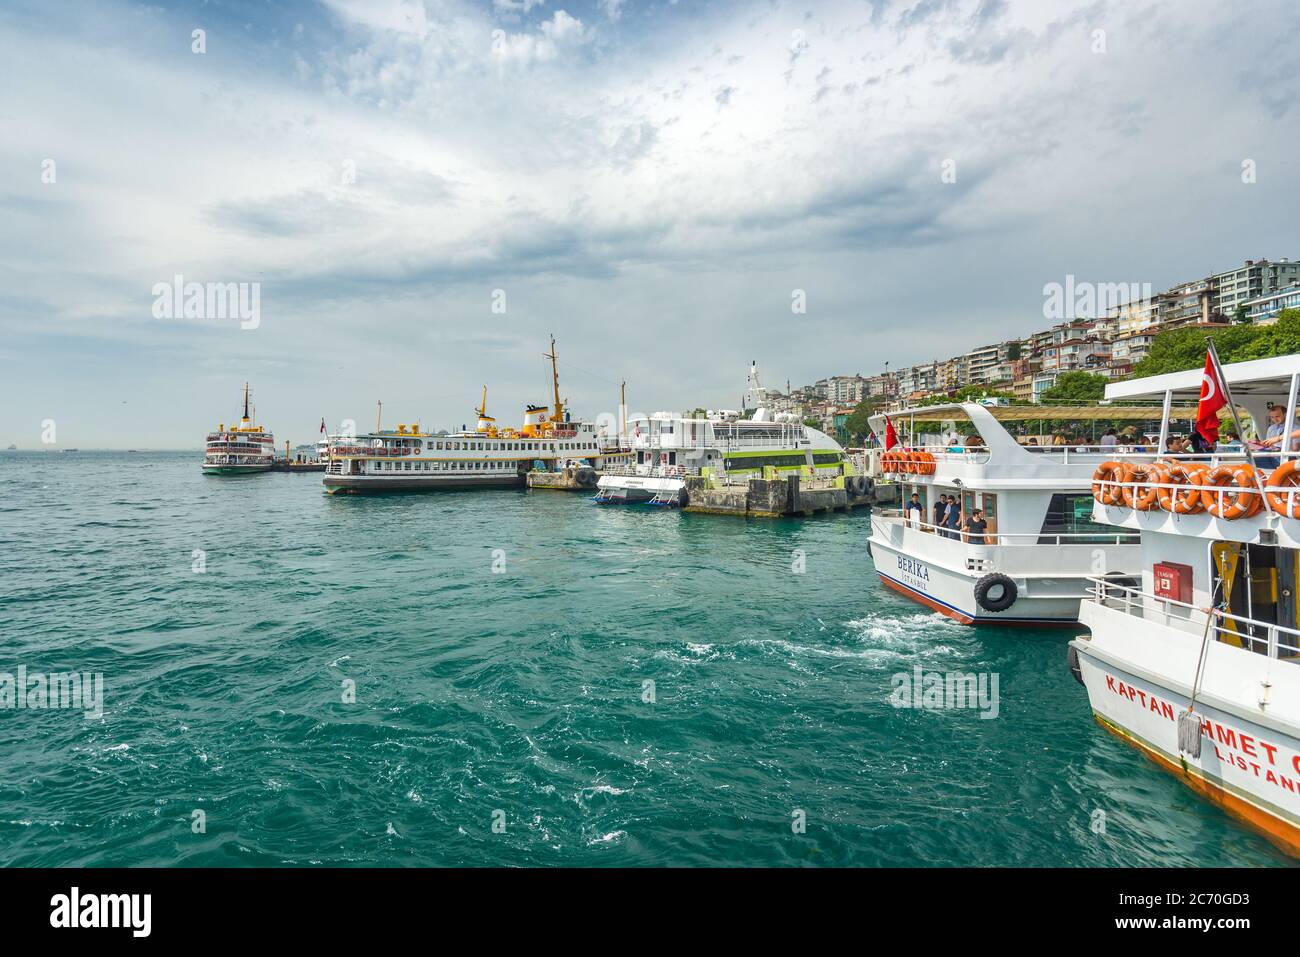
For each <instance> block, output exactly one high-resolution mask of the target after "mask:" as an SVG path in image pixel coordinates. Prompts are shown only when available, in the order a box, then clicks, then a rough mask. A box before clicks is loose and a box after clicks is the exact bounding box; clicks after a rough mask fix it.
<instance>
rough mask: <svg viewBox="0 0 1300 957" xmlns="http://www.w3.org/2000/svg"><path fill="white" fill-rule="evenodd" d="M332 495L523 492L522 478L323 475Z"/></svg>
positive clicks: (508, 476)
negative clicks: (475, 490)
mask: <svg viewBox="0 0 1300 957" xmlns="http://www.w3.org/2000/svg"><path fill="white" fill-rule="evenodd" d="M322 483H323V484H324V486H325V491H326V492H328V493H330V494H331V495H337V494H348V495H369V494H374V493H392V492H437V491H448V490H452V489H468V488H523V487H524V485H525V479H524V476H522V475H519V474H511V475H420V476H413V477H411V478H397V477H394V478H378V477H369V476H352V475H328V474H327V475H326V476H325V477H324V479H322Z"/></svg>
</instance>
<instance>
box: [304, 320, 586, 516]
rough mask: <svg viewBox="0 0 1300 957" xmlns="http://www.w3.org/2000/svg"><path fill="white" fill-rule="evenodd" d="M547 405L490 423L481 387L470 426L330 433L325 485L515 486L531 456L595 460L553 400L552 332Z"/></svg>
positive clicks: (358, 488) (400, 488)
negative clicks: (504, 423) (509, 421)
mask: <svg viewBox="0 0 1300 957" xmlns="http://www.w3.org/2000/svg"><path fill="white" fill-rule="evenodd" d="M546 358H548V359H550V360H551V381H552V383H553V386H554V392H555V395H554V399H555V402H554V405H553V406H551V407H550V408H549V409H548V408H547V407H546V406H544V405H530V406H528V407H527V408H526V409H525V410H524V422H523V425H522V426H521V427H520V428H519V429H517V430H516V429H498V428H497V424H496V419H494V418H492V416H490V415H488V414H487V387H486V386H485V387H484V388H483V399H482V402H481V403H480V404H479V407H478V408H477V409H475V412H477V413H478V423H477V426H476V428H474V429H473V430H464V431H460V432H452V433H450V434H442V435H438V434H433V433H429V432H422V431H420V426H419V424H418V423H417V424H415V425H410V426H407V425H405V424H403V425H399V426H398V427H397V429H396V430H395V431H394V430H391V429H388V430H376V431H374V432H370V433H367V434H365V435H358V436H357V437H356V438H353V439H347V438H341V437H339V436H332V437H331V440H330V445H329V448H328V450H327V453H326V457H327V459H328V462H327V465H326V468H325V477H324V479H323V482H324V484H325V491H326V492H328V493H330V494H331V495H333V494H337V493H339V492H350V493H363V492H405V491H429V490H434V489H447V488H492V487H522V486H523V485H524V484H525V476H526V475H527V473H528V471H529V469H530V468H532V466H533V463H534V462H537V461H541V462H543V463H545V464H546V465H547V467H548V468H557V467H560V466H563V465H564V464H566V463H583V464H587V465H597V466H598V465H599V464H600V463H601V445H600V440H599V438H598V437H597V435H596V427H595V426H594V425H593V424H592V423H590V422H574V421H571V419H570V417H569V414H568V413H567V412H566V411H565V409H564V403H563V402H562V401H561V400H560V377H559V373H558V372H557V370H556V366H555V362H556V357H555V339H554V338H552V339H551V351H550V352H548V353H547V354H546Z"/></svg>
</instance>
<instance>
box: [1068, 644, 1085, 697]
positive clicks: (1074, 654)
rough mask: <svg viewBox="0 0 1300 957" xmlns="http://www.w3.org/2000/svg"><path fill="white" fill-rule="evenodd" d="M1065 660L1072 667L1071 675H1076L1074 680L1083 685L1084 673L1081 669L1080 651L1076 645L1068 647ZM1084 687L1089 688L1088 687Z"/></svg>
mask: <svg viewBox="0 0 1300 957" xmlns="http://www.w3.org/2000/svg"><path fill="white" fill-rule="evenodd" d="M1065 660H1066V661H1067V662H1068V663H1069V665H1070V674H1072V675H1074V680H1075V681H1077V682H1079V684H1081V685H1083V671H1082V670H1081V669H1080V668H1079V649H1078V648H1076V647H1074V645H1066V646H1065ZM1083 686H1084V687H1085V688H1086V687H1087V685H1083Z"/></svg>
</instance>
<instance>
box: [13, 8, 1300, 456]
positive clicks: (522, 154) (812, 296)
mask: <svg viewBox="0 0 1300 957" xmlns="http://www.w3.org/2000/svg"><path fill="white" fill-rule="evenodd" d="M20 2H23V0H20ZM524 4H526V5H524ZM521 5H523V6H522V8H521ZM570 6H572V5H570ZM325 7H326V9H327V10H328V13H327V14H326V15H324V16H322V15H321V13H320V9H319V8H318V7H315V6H309V5H306V4H302V3H299V4H293V3H290V4H287V5H284V6H277V7H275V8H270V7H268V8H267V9H266V10H264V11H263V10H260V9H259V11H258V12H257V13H256V14H250V13H247V12H246V11H245V12H242V13H241V14H240V15H238V16H237V15H235V14H234V13H231V12H229V11H228V10H227V8H225V7H220V6H203V7H196V8H194V9H184V8H182V9H180V10H179V11H177V10H151V9H142V8H138V7H128V6H117V5H112V4H111V2H110V5H107V6H94V7H92V6H90V5H85V6H81V5H74V6H70V7H66V8H65V7H63V6H62V5H60V6H49V5H39V4H36V3H34V2H33V3H29V4H26V5H25V6H23V8H22V11H21V15H19V16H11V17H9V18H6V19H4V20H0V53H3V54H4V55H5V57H6V64H7V66H8V67H9V69H8V71H7V75H8V77H9V84H10V86H9V88H8V89H7V93H8V95H7V96H6V98H5V101H4V104H3V105H2V106H0V114H3V115H2V116H0V122H3V124H4V126H5V129H6V134H7V135H6V136H5V137H4V138H3V139H0V176H3V182H4V183H5V186H4V189H3V194H2V195H0V215H3V216H4V218H5V225H6V228H5V230H4V231H0V282H3V288H5V289H7V290H9V291H8V292H7V293H6V294H5V296H4V297H3V298H0V323H2V324H3V326H4V330H5V333H6V339H5V355H6V357H15V358H16V359H17V361H16V362H14V363H13V364H12V365H13V368H14V370H15V372H14V375H13V377H12V381H11V382H10V384H11V386H12V389H13V392H14V393H15V394H17V395H19V396H20V398H19V399H18V400H17V401H18V403H20V405H18V406H15V407H14V421H27V420H28V419H30V418H32V416H36V418H37V420H39V418H40V417H42V416H43V415H44V413H41V414H39V415H38V413H39V412H40V409H41V407H43V406H45V405H57V404H59V403H61V402H65V401H67V402H71V403H73V405H74V406H75V407H76V408H77V409H79V410H80V411H79V412H77V413H75V414H78V415H81V416H84V417H86V420H87V428H88V429H91V426H92V425H93V429H91V431H92V433H95V430H98V434H102V435H104V436H110V435H113V434H117V431H119V430H123V431H124V426H123V425H122V424H121V423H118V422H115V421H113V420H112V419H111V418H105V419H93V416H94V415H95V414H96V413H95V412H94V411H93V410H94V409H95V407H96V402H95V401H94V400H93V399H92V397H93V396H94V395H95V394H112V393H114V391H115V390H117V391H120V390H136V389H139V390H147V391H148V394H150V395H152V396H155V397H160V398H159V402H158V404H159V407H160V408H159V413H158V417H157V422H156V423H151V424H150V425H149V426H148V428H150V429H157V430H158V435H159V438H158V439H156V440H153V441H148V442H146V441H145V440H143V439H141V440H139V443H138V444H160V443H161V441H162V438H163V437H165V438H166V439H167V441H169V442H172V443H173V444H180V443H182V442H186V441H190V437H191V436H192V435H193V434H196V433H195V428H194V426H195V423H196V422H201V423H203V425H202V428H205V427H206V425H207V424H209V423H207V418H208V417H210V416H209V412H210V409H211V403H212V395H213V394H216V393H220V394H222V395H224V394H225V393H224V391H222V390H225V389H227V386H228V385H229V383H228V382H227V381H226V380H228V379H232V378H237V377H239V376H240V374H241V372H240V370H249V369H251V370H254V371H256V370H259V369H275V370H277V373H276V380H275V381H276V386H275V388H283V394H281V395H277V396H275V400H276V401H275V405H276V406H278V408H279V409H280V410H281V412H282V415H283V416H284V417H286V418H287V419H288V420H289V421H293V420H294V417H298V418H302V419H304V420H310V422H311V424H312V425H313V426H314V425H315V424H317V423H318V422H319V416H320V415H321V414H329V415H331V416H333V415H334V414H335V413H334V411H333V408H332V407H333V406H334V405H336V406H337V407H338V409H339V411H340V414H341V412H342V410H344V409H349V410H352V411H354V412H356V411H358V410H359V409H360V408H361V407H362V406H366V407H372V405H371V404H372V403H373V400H374V398H375V397H376V394H377V393H379V392H380V391H381V390H382V392H383V395H382V397H383V398H384V399H385V406H386V408H387V407H388V406H389V402H390V400H391V401H392V402H394V403H397V402H398V401H399V400H410V402H411V403H412V404H413V405H415V406H416V408H414V409H413V410H412V411H413V412H419V413H421V414H424V415H425V417H426V419H427V420H429V421H434V422H443V423H446V422H449V421H450V418H449V417H453V416H454V417H455V418H456V419H457V420H459V418H460V416H461V413H460V412H453V411H451V410H458V409H461V408H463V407H464V405H465V402H464V401H463V395H462V393H465V394H468V393H472V392H473V390H474V389H475V388H476V387H477V386H479V385H481V383H482V381H484V380H485V379H487V380H489V381H493V382H494V383H497V382H499V383H501V385H500V387H499V389H498V392H499V394H500V397H501V401H502V403H503V408H504V407H508V405H509V404H511V403H514V402H515V401H516V400H519V401H523V400H525V399H531V398H535V395H534V389H533V386H534V385H537V386H538V387H539V388H540V387H544V386H545V382H544V376H542V375H541V373H539V372H538V371H537V368H536V367H537V365H538V362H537V353H538V351H539V349H538V346H539V343H540V342H541V340H542V338H543V337H544V335H545V333H546V332H548V331H555V332H556V333H557V334H558V335H559V336H560V337H561V349H562V351H563V353H564V355H566V356H567V357H568V358H569V361H571V362H573V363H574V365H575V366H578V367H581V368H584V369H592V370H603V373H602V375H603V376H604V378H606V379H615V380H617V379H621V378H622V377H624V376H626V377H627V378H628V380H629V388H630V389H631V388H632V386H633V385H634V384H635V385H636V386H637V389H636V391H635V394H636V395H637V398H636V400H635V401H636V402H637V404H640V405H644V406H646V407H658V408H672V407H675V406H682V405H687V404H690V405H705V406H710V405H712V406H715V407H717V406H723V407H730V406H731V405H734V403H735V392H736V391H737V388H738V387H739V386H740V385H741V384H743V373H744V368H745V366H746V365H747V363H748V360H749V359H750V358H755V357H757V358H758V359H759V361H760V363H761V364H763V365H764V366H765V371H767V370H770V374H771V375H772V376H773V377H774V378H776V379H779V380H782V381H784V379H786V378H790V379H793V380H795V382H796V384H799V383H800V382H801V381H811V380H812V379H815V378H818V377H821V376H823V375H826V374H829V373H832V372H834V371H837V370H836V369H835V368H834V367H835V366H836V365H837V364H838V363H840V362H844V363H847V364H848V365H849V366H851V367H852V371H869V370H871V369H872V368H873V363H874V364H875V366H879V365H881V364H883V361H884V360H885V359H886V358H888V359H890V361H891V365H892V366H894V367H897V366H898V365H900V364H904V363H907V362H911V361H916V360H919V359H923V358H931V357H933V355H934V354H935V352H936V348H938V351H940V352H944V351H951V352H959V351H961V350H962V349H964V348H968V347H970V346H973V345H977V344H979V343H978V342H975V341H968V340H973V339H978V340H981V341H983V340H986V339H992V338H996V337H997V336H999V335H1002V334H1004V333H1005V334H1007V335H1010V334H1013V333H1023V332H1029V331H1032V330H1033V329H1035V328H1037V327H1038V326H1039V325H1041V324H1042V321H1043V320H1042V317H1041V301H1040V300H1041V289H1042V286H1043V284H1044V283H1045V282H1047V281H1051V280H1057V281H1060V280H1063V278H1064V276H1065V274H1066V273H1074V274H1075V275H1077V276H1080V277H1087V278H1091V279H1097V280H1102V279H1115V280H1121V279H1122V280H1143V281H1146V280H1149V281H1151V282H1152V283H1153V284H1154V285H1156V286H1157V287H1159V286H1160V285H1161V283H1164V284H1166V285H1167V284H1169V283H1172V282H1175V281H1179V280H1183V279H1187V278H1191V277H1192V276H1195V275H1198V274H1202V273H1205V272H1208V271H1211V270H1213V269H1216V268H1225V267H1226V265H1228V264H1230V263H1233V262H1236V261H1237V260H1238V259H1240V258H1244V257H1245V256H1247V255H1248V256H1252V257H1253V256H1257V255H1260V254H1269V255H1276V256H1287V255H1289V256H1291V257H1293V258H1295V257H1296V256H1297V251H1296V250H1292V249H1288V248H1287V245H1288V243H1290V242H1291V241H1292V237H1293V235H1294V229H1293V224H1294V222H1295V219H1296V217H1297V215H1300V198H1298V197H1296V196H1295V195H1293V191H1292V190H1290V188H1289V182H1288V180H1287V179H1286V177H1285V176H1284V175H1283V174H1282V172H1281V171H1283V170H1285V169H1286V168H1288V167H1287V164H1288V163H1289V162H1290V157H1291V156H1292V155H1294V153H1295V149H1296V147H1297V145H1298V144H1297V138H1298V137H1300V134H1297V133H1296V132H1295V131H1296V126H1295V124H1294V123H1293V122H1292V119H1293V116H1292V111H1293V110H1294V109H1295V105H1294V104H1295V102H1296V100H1295V97H1289V96H1287V91H1288V90H1290V89H1292V87H1294V86H1295V85H1296V81H1295V80H1293V79H1292V77H1294V76H1300V70H1294V69H1291V70H1289V69H1288V64H1292V65H1295V60H1296V58H1297V56H1298V54H1296V53H1295V51H1292V50H1290V49H1289V48H1287V46H1286V44H1285V38H1284V37H1283V36H1282V35H1281V34H1279V35H1278V36H1276V37H1274V38H1266V39H1265V40H1264V41H1261V40H1259V38H1258V37H1257V36H1256V35H1254V33H1255V31H1252V30H1251V29H1250V24H1248V23H1246V22H1244V21H1242V20H1241V19H1240V18H1238V17H1234V16H1233V15H1232V13H1231V11H1230V10H1228V9H1227V8H1221V7H1215V6H1208V5H1207V6H1204V7H1199V6H1198V7H1195V8H1192V7H1187V8H1186V9H1184V8H1182V7H1180V8H1177V9H1175V8H1173V7H1172V6H1170V5H1166V4H1161V3H1156V2H1126V3H1119V2H1117V0H1115V2H1107V0H1091V2H1087V3H1083V4H1075V3H1069V2H1065V0H1044V2H1043V3H1035V4H1023V5H1012V4H1004V3H998V2H991V0H922V2H912V3H902V4H894V5H888V4H885V3H875V4H872V5H871V6H870V8H868V7H867V6H864V5H862V4H859V3H855V2H847V0H846V2H843V3H839V2H834V0H831V2H828V3H826V4H817V5H814V6H811V7H809V6H807V5H805V6H804V7H798V6H796V7H787V6H784V5H781V4H772V5H764V6H758V7H756V6H752V5H742V4H740V3H723V4H721V5H717V6H713V5H692V4H680V5H675V6H674V5H659V6H656V7H653V8H645V10H644V15H637V16H632V15H631V14H630V11H631V10H632V8H631V7H628V6H622V7H621V8H618V9H617V10H615V9H611V8H610V6H608V5H607V6H604V7H601V6H598V5H587V6H582V7H575V8H572V9H573V10H577V11H578V12H580V13H581V14H582V16H583V17H585V18H586V19H585V20H584V19H580V18H579V16H578V15H577V14H575V13H573V12H570V11H568V10H564V9H558V8H556V6H555V5H547V6H542V5H540V4H537V3H526V0H519V2H518V3H516V2H514V0H511V2H510V3H509V4H507V5H500V4H498V5H496V6H490V5H482V4H473V3H468V2H460V0H437V2H434V0H428V2H416V0H403V2H397V0H392V2H380V0H375V2H363V0H328V2H327V3H326V4H325ZM1284 11H1285V7H1283V6H1282V5H1281V4H1280V3H1272V4H1270V3H1266V4H1265V9H1264V13H1263V16H1264V17H1268V16H1270V15H1273V14H1276V15H1279V16H1280V15H1282V13H1283V12H1284ZM615 13H618V14H620V15H619V16H615V15H614V14H615ZM624 13H627V14H628V15H622V14H624ZM638 13H642V11H640V10H639V11H638ZM199 16H201V17H202V22H203V23H204V24H205V28H206V29H207V30H208V49H209V52H208V54H206V55H204V56H195V55H193V54H191V53H190V51H189V44H188V39H187V38H188V36H189V30H190V29H191V28H192V23H193V22H195V21H196V17H199ZM1097 28H1104V29H1105V30H1106V31H1107V38H1108V42H1107V52H1106V53H1105V54H1103V55H1097V54H1094V53H1093V52H1092V49H1091V34H1092V31H1093V30H1094V29H1097ZM1261 43H1262V44H1264V45H1263V46H1260V44H1261ZM1261 50H1262V51H1263V53H1262V54H1261V53H1259V52H1258V51H1261ZM1207 116H1213V117H1215V123H1216V131H1215V136H1214V140H1215V142H1216V143H1217V144H1219V145H1218V146H1217V147H1214V148H1210V147H1205V148H1201V147H1196V146H1195V144H1191V145H1189V142H1190V141H1189V140H1188V139H1187V130H1189V129H1203V128H1204V122H1205V118H1206V117H1207ZM1224 144H1228V145H1224ZM1202 146H1204V144H1202ZM1229 153H1230V154H1232V155H1230V156H1229V155H1226V154H1229ZM1238 153H1240V154H1241V156H1240V157H1238V156H1237V155H1236V154H1238ZM47 157H52V158H55V159H56V160H57V161H58V170H59V175H58V182H57V183H56V184H52V185H45V184H42V183H41V181H40V175H39V174H40V163H41V161H42V160H43V159H44V158H47ZM1245 157H1250V158H1252V159H1255V160H1256V161H1257V162H1258V168H1259V170H1260V177H1259V182H1258V183H1257V184H1254V185H1251V186H1245V185H1243V184H1242V183H1241V182H1240V178H1239V176H1238V175H1236V173H1235V172H1234V170H1236V169H1237V168H1238V165H1239V163H1240V161H1241V159H1242V158H1245ZM949 159H951V160H952V161H953V163H954V164H955V169H956V182H954V183H945V182H943V181H942V180H941V178H940V170H941V164H942V163H943V162H944V161H945V160H949ZM1189 197H1192V198H1193V199H1189ZM1207 208H1213V209H1214V210H1215V224H1214V226H1215V228H1214V229H1207V228H1206V227H1205V221H1204V210H1205V209H1207ZM1242 235H1249V236H1250V237H1251V240H1252V242H1251V248H1250V249H1248V250H1245V251H1244V252H1243V251H1242V250H1241V249H1240V237H1241V236H1242ZM1135 270H1136V271H1137V273H1138V274H1137V275H1132V274H1131V273H1132V272H1134V271H1135ZM176 273H182V274H184V275H186V276H187V277H192V278H195V279H199V280H203V281H207V280H212V281H225V280H229V281H246V280H256V281H260V282H262V284H263V312H264V317H263V323H262V327H261V328H260V329H259V330H258V331H257V333H256V334H250V333H239V332H238V331H231V330H228V329H224V328H221V327H218V326H212V325H208V326H194V325H185V324H181V323H172V324H159V323H157V322H156V321H154V320H152V319H151V317H150V314H149V303H150V297H149V290H150V288H151V285H152V284H153V283H154V282H158V281H161V280H166V279H169V278H170V277H171V276H173V275H175V274H176ZM497 288H501V289H503V290H505V291H506V292H507V293H508V298H509V303H510V307H509V312H508V313H507V314H506V315H505V316H499V315H495V314H493V313H491V312H490V311H489V308H488V307H489V304H490V302H491V294H492V291H493V290H494V289H497ZM793 288H801V289H805V290H806V291H807V292H808V296H809V303H810V307H809V312H808V314H807V315H805V316H801V317H799V318H798V319H794V318H792V317H791V316H790V315H789V313H788V304H789V297H790V291H791V289H793ZM467 329H469V330H472V335H471V334H470V333H467V332H466V331H465V330H467ZM647 329H653V330H654V332H655V334H654V335H653V336H648V335H646V330H647ZM993 330H997V331H996V332H994V331H993ZM738 332H739V333H740V334H738ZM684 342H688V343H690V344H691V346H692V348H690V349H686V350H683V349H682V348H681V344H682V343H684ZM755 342H757V343H777V342H779V343H781V346H780V347H779V348H775V347H773V348H772V349H770V350H769V353H770V354H769V355H767V356H766V357H765V356H764V355H762V354H760V355H757V356H751V355H750V354H749V352H750V351H751V346H752V344H753V343H755ZM936 342H938V343H940V344H941V347H936V345H935V343H936ZM479 348H482V349H483V350H487V351H490V352H491V355H490V356H484V355H479V354H476V352H475V350H477V349H479ZM53 355H60V356H65V355H66V356H73V357H75V358H71V359H68V360H67V361H66V362H64V361H61V362H60V363H51V362H50V361H48V360H49V357H50V356H53ZM52 366H53V368H52ZM37 369H45V370H47V371H45V372H43V373H41V376H38V375H37V374H36V372H35V371H34V370H37ZM141 370H144V371H141ZM376 370H378V371H376ZM732 370H735V371H734V375H733V374H732ZM325 371H327V372H328V375H327V376H324V377H322V373H323V372H325ZM543 371H544V370H543ZM838 371H844V370H838ZM535 379H536V380H537V381H536V382H535V381H534V380H535ZM239 381H242V378H240V379H239ZM431 381H436V382H437V383H438V385H437V386H436V389H434V390H433V391H431V388H433V387H431V386H430V385H429V383H430V382H431ZM322 382H324V383H326V384H325V385H322ZM494 388H498V387H497V386H494ZM566 389H571V390H572V398H573V399H574V400H575V402H576V403H578V407H579V408H580V409H581V410H583V411H586V410H588V409H590V410H592V411H599V410H600V409H602V408H604V407H606V406H608V405H609V404H610V403H611V402H612V399H611V398H610V395H611V394H612V390H610V389H609V388H608V383H607V382H604V381H601V379H600V378H597V377H591V378H584V377H583V376H582V375H579V374H574V375H572V376H569V377H567V378H566ZM268 391H269V390H268ZM399 393H402V394H399ZM444 394H446V395H447V396H450V397H449V398H445V404H444V399H440V398H438V396H443V395H444ZM271 398H272V396H271V395H266V396H264V398H263V401H262V403H261V407H262V408H263V409H264V410H266V409H269V404H268V402H269V400H270V399H271ZM422 402H423V403H427V404H425V405H421V403H422ZM598 403H603V405H601V404H598ZM325 404H330V405H331V408H330V409H322V408H320V406H321V405H325ZM92 419H93V421H92ZM60 431H61V433H62V432H63V427H62V425H61V428H60ZM199 431H201V428H200V429H199ZM70 434H72V433H70ZM21 439H22V436H20V435H15V436H12V437H10V436H6V435H3V434H0V444H8V442H9V441H18V442H19V444H20V445H22V444H31V443H30V442H26V443H25V442H24V441H21ZM79 444H81V445H82V446H83V447H85V446H88V445H90V444H91V442H90V441H89V439H85V440H81V441H80V442H79Z"/></svg>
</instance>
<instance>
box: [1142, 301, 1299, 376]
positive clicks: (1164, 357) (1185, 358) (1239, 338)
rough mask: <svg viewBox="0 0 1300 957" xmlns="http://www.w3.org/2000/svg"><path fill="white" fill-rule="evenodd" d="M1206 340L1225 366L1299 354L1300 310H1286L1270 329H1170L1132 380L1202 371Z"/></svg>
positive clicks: (1234, 327)
mask: <svg viewBox="0 0 1300 957" xmlns="http://www.w3.org/2000/svg"><path fill="white" fill-rule="evenodd" d="M1207 338H1209V339H1213V340H1214V346H1215V348H1216V349H1218V351H1219V359H1220V360H1221V361H1222V362H1225V363H1226V362H1244V361H1245V360H1247V359H1267V358H1269V357H1271V356H1286V355H1291V354H1293V353H1300V309H1286V310H1284V311H1283V312H1282V314H1281V315H1280V316H1279V317H1278V320H1277V322H1275V323H1273V324H1272V325H1271V326H1254V325H1236V326H1228V327H1227V328H1226V329H1218V330H1215V331H1214V332H1207V331H1206V330H1204V329H1198V328H1196V327H1195V326H1185V327H1183V328H1181V329H1169V330H1167V331H1166V332H1162V333H1160V334H1159V335H1158V336H1156V338H1155V341H1154V342H1152V343H1151V352H1150V354H1148V355H1147V357H1146V358H1145V359H1143V360H1142V361H1141V362H1138V363H1137V364H1136V365H1135V366H1133V378H1135V379H1140V378H1143V377H1144V376H1152V375H1163V374H1164V373H1166V372H1182V371H1184V370H1186V369H1200V368H1202V367H1203V366H1204V365H1205V340H1206V339H1207Z"/></svg>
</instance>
